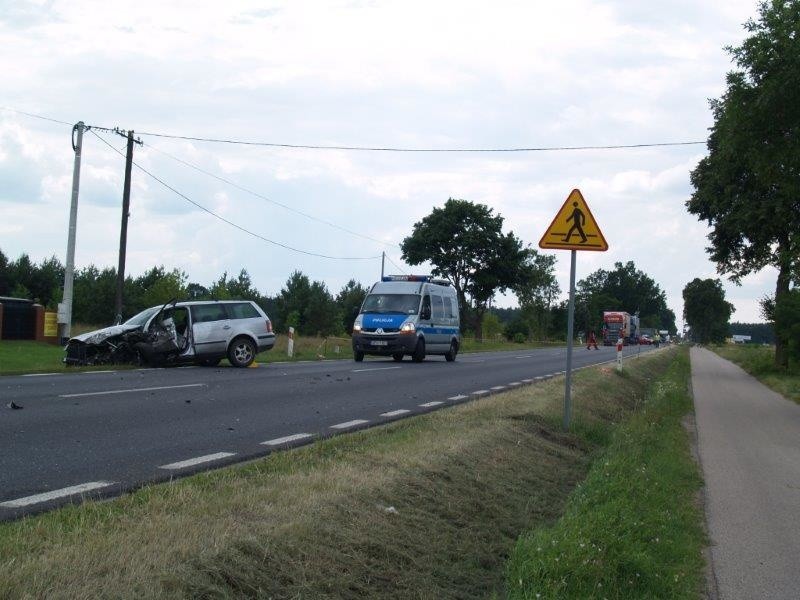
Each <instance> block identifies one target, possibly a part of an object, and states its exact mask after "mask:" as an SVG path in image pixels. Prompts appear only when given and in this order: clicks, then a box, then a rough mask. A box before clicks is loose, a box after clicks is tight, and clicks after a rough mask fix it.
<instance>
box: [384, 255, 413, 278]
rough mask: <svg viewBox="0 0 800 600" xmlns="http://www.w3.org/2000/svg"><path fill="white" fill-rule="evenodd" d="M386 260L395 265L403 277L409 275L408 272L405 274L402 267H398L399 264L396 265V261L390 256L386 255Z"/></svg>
mask: <svg viewBox="0 0 800 600" xmlns="http://www.w3.org/2000/svg"><path fill="white" fill-rule="evenodd" d="M386 260H388V261H389V262H390V263H392V265H394V268H395V269H397V270H398V271H400V273H402V274H403V275H407V274H408V273H406V272H405V271H404V270H403V269H401V268H400V267H398V266H397V263H396V262H394V261H393V260H392V258H391V257H390V256H389V255H388V254H387V255H386Z"/></svg>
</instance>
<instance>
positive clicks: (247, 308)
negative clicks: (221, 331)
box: [228, 302, 261, 319]
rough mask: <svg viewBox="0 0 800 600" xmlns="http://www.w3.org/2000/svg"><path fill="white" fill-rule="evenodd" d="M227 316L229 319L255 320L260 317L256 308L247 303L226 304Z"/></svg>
mask: <svg viewBox="0 0 800 600" xmlns="http://www.w3.org/2000/svg"><path fill="white" fill-rule="evenodd" d="M228 314H230V318H231V319H255V318H258V317H260V316H261V315H260V314H258V311H257V310H256V307H255V306H253V305H252V304H250V303H249V302H242V303H241V304H228Z"/></svg>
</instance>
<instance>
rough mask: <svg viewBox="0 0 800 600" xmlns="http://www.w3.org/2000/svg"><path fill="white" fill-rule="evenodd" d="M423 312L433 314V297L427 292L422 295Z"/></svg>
mask: <svg viewBox="0 0 800 600" xmlns="http://www.w3.org/2000/svg"><path fill="white" fill-rule="evenodd" d="M422 313H427V314H429V315H430V314H431V297H430V296H428V295H427V294H425V295H424V296H423V297H422ZM420 316H422V315H420Z"/></svg>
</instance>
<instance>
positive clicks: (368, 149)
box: [139, 131, 706, 153]
mask: <svg viewBox="0 0 800 600" xmlns="http://www.w3.org/2000/svg"><path fill="white" fill-rule="evenodd" d="M139 133H140V135H149V136H153V137H161V138H169V139H175V140H187V141H192V142H212V143H217V144H236V145H241V146H266V147H269V148H291V149H301V150H353V151H360V152H441V153H445V152H476V153H477V152H495V153H497V152H508V153H512V152H558V151H569V150H622V149H626V148H627V149H630V148H658V147H665V146H693V145H697V144H705V143H706V142H705V140H704V141H692V142H658V143H651V144H613V145H597V146H539V147H535V146H534V147H522V148H398V147H389V146H385V147H381V146H336V145H330V146H328V145H314V144H281V143H277V142H251V141H247V140H236V139H224V138H207V137H196V136H188V135H177V134H169V133H154V132H148V131H142V132H139Z"/></svg>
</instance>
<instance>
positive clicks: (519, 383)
mask: <svg viewBox="0 0 800 600" xmlns="http://www.w3.org/2000/svg"><path fill="white" fill-rule="evenodd" d="M508 385H509V386H510V387H517V386H518V385H522V383H521V382H519V381H512V382H511V383H509V384H508Z"/></svg>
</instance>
